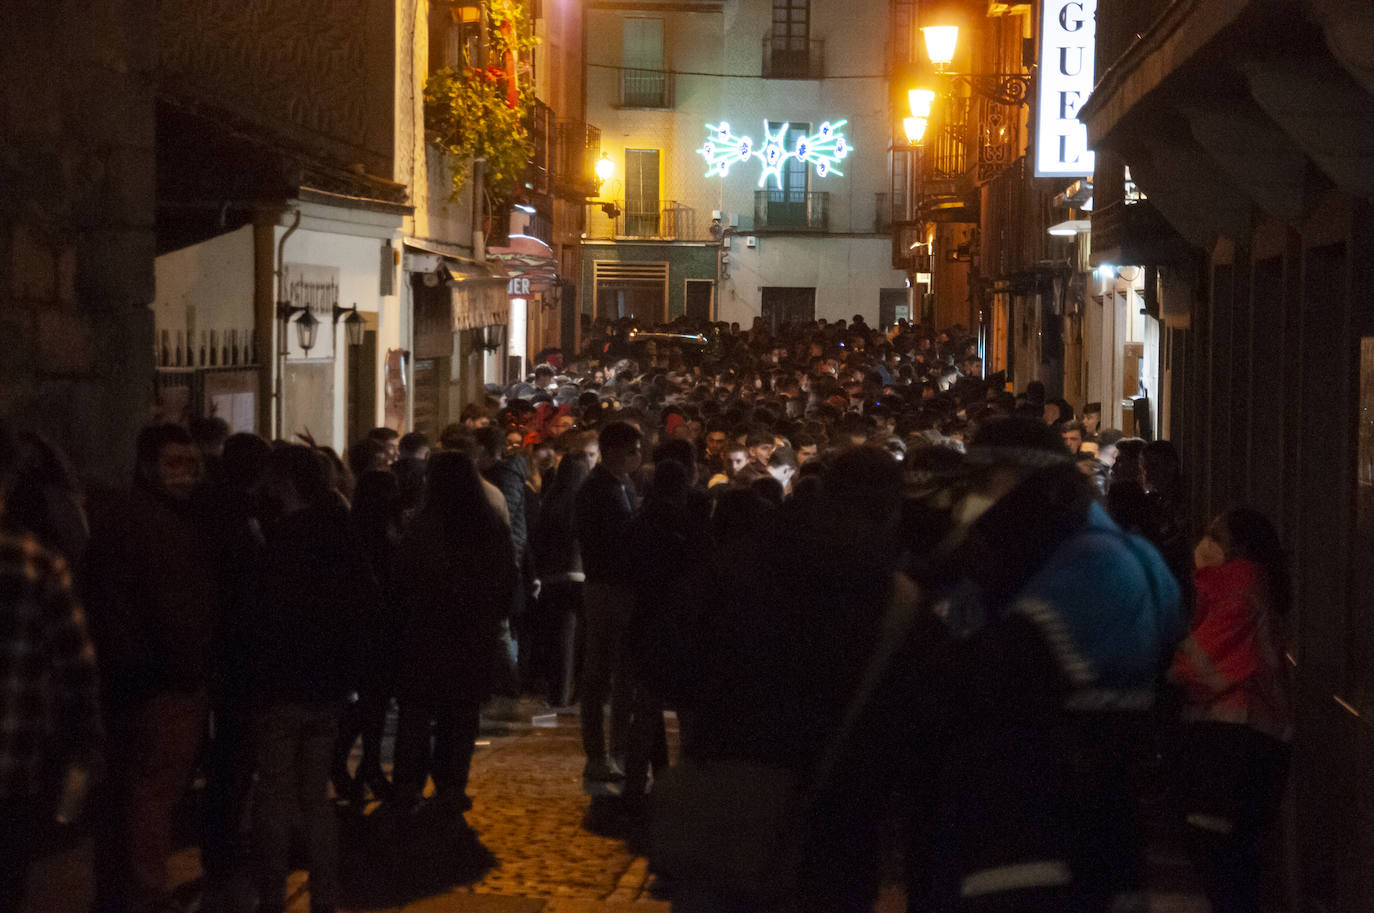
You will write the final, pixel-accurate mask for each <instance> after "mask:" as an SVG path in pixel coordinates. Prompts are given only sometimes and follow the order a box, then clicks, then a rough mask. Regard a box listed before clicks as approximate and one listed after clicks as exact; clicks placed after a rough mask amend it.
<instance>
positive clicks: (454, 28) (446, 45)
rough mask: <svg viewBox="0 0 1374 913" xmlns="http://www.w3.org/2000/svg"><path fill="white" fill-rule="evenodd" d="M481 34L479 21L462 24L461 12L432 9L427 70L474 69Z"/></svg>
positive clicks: (458, 10)
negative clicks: (469, 66) (472, 67)
mask: <svg viewBox="0 0 1374 913" xmlns="http://www.w3.org/2000/svg"><path fill="white" fill-rule="evenodd" d="M481 35H482V26H481V23H480V22H475V21H468V22H464V21H463V11H462V10H461V9H459V8H456V7H441V8H431V10H430V17H429V71H430V72H431V73H433V72H435V71H437V70H442V69H444V68H445V67H449V68H451V69H457V68H459V67H462V66H467V65H471V66H476V65H477V56H478V54H477V52H478V41H479V39H480V38H481Z"/></svg>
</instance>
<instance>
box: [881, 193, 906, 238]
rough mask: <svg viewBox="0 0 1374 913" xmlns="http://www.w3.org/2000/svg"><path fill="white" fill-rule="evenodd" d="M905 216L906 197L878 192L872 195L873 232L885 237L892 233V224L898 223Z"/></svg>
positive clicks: (899, 194)
mask: <svg viewBox="0 0 1374 913" xmlns="http://www.w3.org/2000/svg"><path fill="white" fill-rule="evenodd" d="M905 214H906V197H905V196H904V195H903V194H901V193H888V192H886V191H880V192H878V193H875V194H873V231H874V232H875V233H877V234H880V235H885V234H887V233H888V232H890V231H892V225H893V223H894V222H900V221H901V220H902V219H903V218H904V217H905Z"/></svg>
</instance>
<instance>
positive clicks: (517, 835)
mask: <svg viewBox="0 0 1374 913" xmlns="http://www.w3.org/2000/svg"><path fill="white" fill-rule="evenodd" d="M541 722H543V723H546V724H547V723H549V722H551V720H549V719H548V718H545V719H543V720H541ZM393 723H394V721H393ZM674 735H675V733H674ZM386 748H387V754H388V756H389V754H390V739H388V743H387V746H386ZM469 794H470V795H471V796H472V797H473V807H472V810H471V811H469V812H468V813H467V815H466V818H467V821H468V824H469V825H470V826H471V828H472V833H467V832H463V831H461V830H459V829H456V828H453V827H446V826H445V825H444V823H442V822H439V821H437V820H434V819H433V818H432V817H431V816H427V815H426V814H425V813H424V812H421V813H419V814H418V815H416V816H415V818H414V819H413V820H410V821H406V822H396V821H395V820H394V819H391V818H390V817H389V816H388V815H386V814H379V811H380V806H379V805H378V804H376V803H371V804H369V806H368V808H367V812H366V814H365V815H363V816H362V817H361V818H359V817H356V816H350V817H347V818H345V819H344V825H343V827H342V833H341V837H342V854H343V877H344V884H345V889H346V890H345V907H344V909H346V910H369V911H388V913H393V911H402V910H404V911H406V913H439V911H474V913H621V911H624V913H632V911H645V913H653V911H665V913H666V911H667V909H668V904H667V903H666V902H662V901H657V900H653V899H652V898H650V896H649V890H648V887H649V874H648V865H647V862H646V860H645V859H644V858H643V857H636V856H634V855H632V854H631V853H630V851H629V850H628V849H627V848H626V845H625V842H624V841H623V840H621V839H618V838H616V837H612V836H601V835H599V834H597V833H593V831H592V830H588V828H587V826H584V825H589V826H591V827H592V828H593V829H594V830H606V828H604V827H601V826H600V825H599V824H598V822H597V821H596V820H594V819H589V818H588V814H589V810H590V811H591V813H592V814H593V815H594V816H595V815H596V814H597V813H598V810H599V809H600V807H601V805H602V804H603V803H602V802H599V801H598V800H597V798H596V797H589V796H588V795H587V794H586V793H585V792H584V791H583V785H582V747H581V741H580V737H579V730H578V725H577V718H576V717H575V716H563V717H559V718H558V720H557V723H556V724H555V725H543V726H537V727H536V726H533V725H531V724H530V723H529V722H522V723H508V722H484V725H483V732H482V736H481V738H480V740H479V742H478V748H477V753H476V755H475V756H474V758H473V765H472V777H471V781H470V785H469ZM90 868H91V846H90V842H89V840H87V841H83V842H81V843H79V844H78V845H76V846H74V847H71V848H69V849H67V850H66V851H63V852H57V853H52V854H49V855H46V856H45V857H44V858H43V859H42V860H40V861H39V863H38V864H37V865H36V866H35V867H34V870H33V872H32V873H31V877H30V882H29V891H28V899H27V903H26V905H25V913H76V911H81V910H85V909H87V908H88V907H89V905H90V898H91V893H92V892H91V885H90V881H89V872H90ZM169 870H170V872H171V877H172V880H173V882H174V883H175V884H177V885H178V886H179V887H178V890H177V895H178V897H179V898H181V899H183V901H184V902H185V903H186V905H187V907H188V908H191V909H198V910H204V911H206V913H221V911H223V913H241V911H248V910H251V909H252V906H251V900H249V899H248V894H247V889H246V887H245V888H243V890H242V892H241V893H240V892H239V891H231V894H230V896H227V897H226V896H216V897H210V896H199V895H201V884H200V877H201V871H200V860H199V851H198V850H197V848H196V847H195V846H194V845H193V844H192V843H191V841H189V840H188V841H183V846H182V847H181V848H180V849H179V850H178V851H177V852H176V854H175V855H174V856H173V857H172V860H171V862H170V864H169ZM305 887H306V886H305V873H304V872H303V871H297V872H295V873H294V874H293V875H292V876H291V880H290V883H289V892H290V898H291V899H290V903H289V904H288V907H287V909H288V911H289V913H308V910H309V899H308V895H307V893H306V890H305Z"/></svg>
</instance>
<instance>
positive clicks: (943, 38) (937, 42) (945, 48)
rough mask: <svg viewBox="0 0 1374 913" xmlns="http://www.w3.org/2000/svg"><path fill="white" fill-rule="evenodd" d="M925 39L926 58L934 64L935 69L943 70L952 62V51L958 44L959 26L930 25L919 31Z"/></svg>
mask: <svg viewBox="0 0 1374 913" xmlns="http://www.w3.org/2000/svg"><path fill="white" fill-rule="evenodd" d="M921 33H922V34H923V35H924V36H925V39H926V56H928V57H929V58H930V62H931V63H933V64H935V69H937V70H943V69H944V68H945V67H947V66H949V65H950V62H951V61H953V60H954V49H955V48H956V47H957V46H958V44H959V26H957V25H932V26H927V27H926V28H923V29H921Z"/></svg>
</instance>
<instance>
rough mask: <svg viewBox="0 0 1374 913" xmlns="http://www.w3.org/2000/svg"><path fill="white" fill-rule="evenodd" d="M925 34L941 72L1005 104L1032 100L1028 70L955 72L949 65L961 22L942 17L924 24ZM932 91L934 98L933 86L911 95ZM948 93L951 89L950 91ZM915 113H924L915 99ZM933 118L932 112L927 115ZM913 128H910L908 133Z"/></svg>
mask: <svg viewBox="0 0 1374 913" xmlns="http://www.w3.org/2000/svg"><path fill="white" fill-rule="evenodd" d="M921 34H922V36H923V37H924V38H925V46H926V57H927V58H929V60H930V63H931V66H932V67H934V69H935V72H936V74H937V75H938V76H941V77H948V78H949V79H950V80H952V81H954V82H962V83H964V84H965V85H967V86H968V87H969V88H970V89H971V90H972V91H973V93H974V94H975V95H981V96H982V97H983V98H986V99H989V100H990V101H994V102H997V103H998V104H1001V105H1007V106H1010V107H1018V106H1021V105H1026V104H1029V99H1028V96H1029V94H1030V77H1029V76H1027V75H1025V74H1024V73H951V72H949V66H950V64H951V63H953V62H954V54H955V51H956V50H958V47H959V26H957V25H953V24H948V23H946V22H944V21H940V24H938V25H928V26H923V27H922V28H921ZM918 91H920V92H928V93H929V95H930V98H931V99H934V97H935V94H936V93H935V92H933V91H931V90H929V89H913V90H911V93H910V94H911V95H913V96H914V95H915V93H916V92H918ZM946 94H948V93H946ZM911 114H912V117H920V116H922V115H920V114H918V113H917V111H916V103H915V101H914V100H913V101H912V112H911ZM925 116H926V117H927V118H929V116H930V115H929V113H927V114H926V115H925ZM909 135H910V131H908V136H909Z"/></svg>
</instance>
